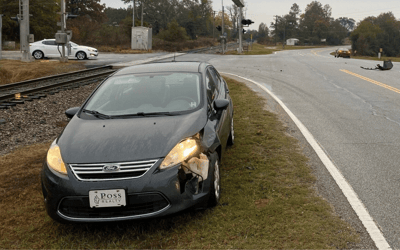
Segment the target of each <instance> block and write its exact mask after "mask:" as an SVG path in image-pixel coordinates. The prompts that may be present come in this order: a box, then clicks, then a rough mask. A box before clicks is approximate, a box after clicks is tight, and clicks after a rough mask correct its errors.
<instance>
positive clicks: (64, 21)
mask: <svg viewBox="0 0 400 250" xmlns="http://www.w3.org/2000/svg"><path fill="white" fill-rule="evenodd" d="M66 26H67V23H66V13H65V0H61V33H65V29H66V28H67V27H66ZM67 61H68V58H67V57H66V56H65V44H62V50H61V62H67Z"/></svg>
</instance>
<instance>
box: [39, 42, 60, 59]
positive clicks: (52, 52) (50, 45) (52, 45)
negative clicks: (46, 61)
mask: <svg viewBox="0 0 400 250" xmlns="http://www.w3.org/2000/svg"><path fill="white" fill-rule="evenodd" d="M43 48H44V51H43V52H44V56H45V57H59V56H60V53H59V52H58V49H57V43H56V41H55V40H46V41H44V46H43Z"/></svg>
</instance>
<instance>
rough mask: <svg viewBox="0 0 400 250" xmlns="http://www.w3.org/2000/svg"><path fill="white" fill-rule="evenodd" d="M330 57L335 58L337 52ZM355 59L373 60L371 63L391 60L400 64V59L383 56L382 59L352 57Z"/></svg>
mask: <svg viewBox="0 0 400 250" xmlns="http://www.w3.org/2000/svg"><path fill="white" fill-rule="evenodd" d="M330 55H332V56H335V52H331V53H330ZM351 58H353V59H362V60H371V61H380V62H383V61H388V60H391V61H392V62H400V57H389V56H382V57H381V58H378V57H374V56H351Z"/></svg>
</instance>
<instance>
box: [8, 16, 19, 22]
mask: <svg viewBox="0 0 400 250" xmlns="http://www.w3.org/2000/svg"><path fill="white" fill-rule="evenodd" d="M10 18H11V20H14V21H16V22H17V23H19V22H20V21H21V18H20V17H19V16H18V15H17V16H12V17H10Z"/></svg>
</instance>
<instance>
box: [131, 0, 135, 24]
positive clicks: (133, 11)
mask: <svg viewBox="0 0 400 250" xmlns="http://www.w3.org/2000/svg"><path fill="white" fill-rule="evenodd" d="M132 13H133V14H132V21H133V22H132V27H135V0H133V3H132Z"/></svg>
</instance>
